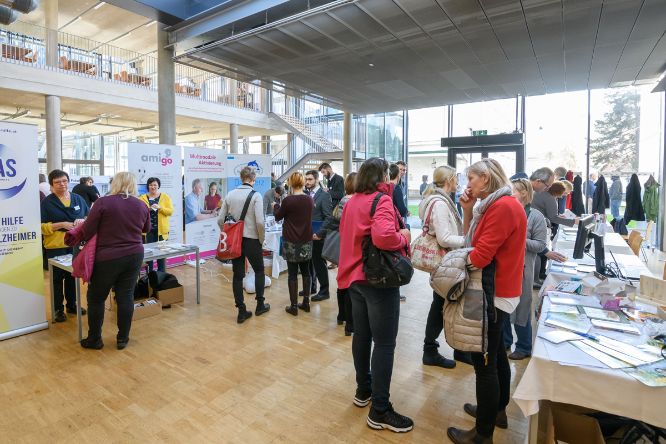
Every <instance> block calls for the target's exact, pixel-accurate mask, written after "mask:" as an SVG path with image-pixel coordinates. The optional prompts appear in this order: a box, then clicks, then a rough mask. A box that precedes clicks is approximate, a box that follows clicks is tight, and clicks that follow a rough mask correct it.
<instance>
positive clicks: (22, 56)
mask: <svg viewBox="0 0 666 444" xmlns="http://www.w3.org/2000/svg"><path fill="white" fill-rule="evenodd" d="M2 57H4V58H6V59H12V60H19V61H21V62H28V63H35V62H36V61H37V51H34V50H32V49H30V48H23V47H20V46H14V45H8V44H6V43H3V44H2Z"/></svg>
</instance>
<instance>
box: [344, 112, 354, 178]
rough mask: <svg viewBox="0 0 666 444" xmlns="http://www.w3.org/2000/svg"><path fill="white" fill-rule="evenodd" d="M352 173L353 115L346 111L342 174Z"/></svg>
mask: <svg viewBox="0 0 666 444" xmlns="http://www.w3.org/2000/svg"><path fill="white" fill-rule="evenodd" d="M351 172H352V143H351V113H349V112H347V111H345V114H344V116H343V120H342V174H343V175H344V176H345V177H347V174H349V173H351Z"/></svg>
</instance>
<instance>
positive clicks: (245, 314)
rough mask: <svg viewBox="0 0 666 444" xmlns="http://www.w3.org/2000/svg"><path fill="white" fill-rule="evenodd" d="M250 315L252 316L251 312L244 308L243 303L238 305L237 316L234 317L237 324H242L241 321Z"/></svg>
mask: <svg viewBox="0 0 666 444" xmlns="http://www.w3.org/2000/svg"><path fill="white" fill-rule="evenodd" d="M251 317H252V312H251V311H247V309H246V308H245V305H243V306H242V307H238V317H237V318H236V322H238V323H239V324H242V323H243V322H245V321H247V320H248V319H250V318H251Z"/></svg>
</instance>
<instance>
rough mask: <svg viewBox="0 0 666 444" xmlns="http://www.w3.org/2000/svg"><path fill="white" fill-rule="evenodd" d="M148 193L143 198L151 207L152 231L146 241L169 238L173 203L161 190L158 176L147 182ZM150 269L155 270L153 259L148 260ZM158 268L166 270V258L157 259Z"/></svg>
mask: <svg viewBox="0 0 666 444" xmlns="http://www.w3.org/2000/svg"><path fill="white" fill-rule="evenodd" d="M147 185H148V194H142V195H141V197H140V198H139V199H141V200H142V201H143V202H144V203H145V204H146V205H147V206H148V208H149V209H150V231H149V232H148V233H147V234H146V237H145V242H146V243H151V242H157V241H162V240H167V238H168V237H169V217H171V215H172V214H173V203H171V198H170V197H169V195H168V194H166V193H162V192H160V186H161V185H162V183H161V182H160V180H159V179H158V178H157V177H150V178H149V179H148V182H147ZM147 264H148V270H149V271H152V270H153V261H149V262H147ZM157 270H158V271H166V260H164V259H158V260H157Z"/></svg>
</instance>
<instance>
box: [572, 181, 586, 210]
mask: <svg viewBox="0 0 666 444" xmlns="http://www.w3.org/2000/svg"><path fill="white" fill-rule="evenodd" d="M571 194H572V196H571V211H573V213H574V214H575V215H576V216H580V215H581V214H583V213H584V212H585V204H584V203H583V179H582V178H581V177H580V176H576V177H575V178H574V180H573V193H571Z"/></svg>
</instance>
